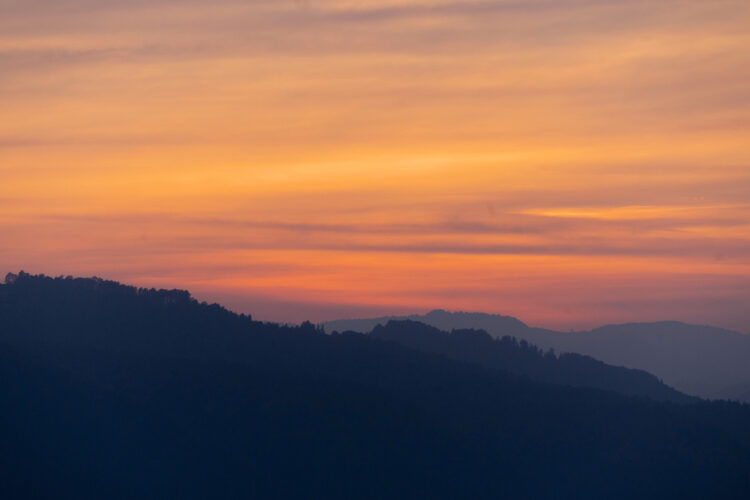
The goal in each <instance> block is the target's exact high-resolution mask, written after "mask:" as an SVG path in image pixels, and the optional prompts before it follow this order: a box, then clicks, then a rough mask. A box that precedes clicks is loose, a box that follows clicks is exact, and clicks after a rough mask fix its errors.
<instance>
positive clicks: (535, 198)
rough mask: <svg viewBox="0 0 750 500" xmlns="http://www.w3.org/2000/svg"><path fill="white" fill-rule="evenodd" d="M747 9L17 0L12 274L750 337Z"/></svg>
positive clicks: (287, 315)
mask: <svg viewBox="0 0 750 500" xmlns="http://www.w3.org/2000/svg"><path fill="white" fill-rule="evenodd" d="M749 82H750V2H747V1H746V0H716V1H710V2H706V1H703V0H668V1H663V2H654V1H650V0H649V1H647V0H633V1H624V0H604V1H599V2H590V1H583V0H562V1H559V2H548V1H541V0H528V1H517V0H487V1H483V0H478V1H457V0H454V1H451V0H446V1H444V2H433V1H429V0H378V1H374V0H360V1H355V0H320V1H316V0H309V1H304V0H297V1H285V0H280V1H266V0H257V1H250V2H242V1H235V0H217V1H215V2H211V3H210V4H209V3H206V2H192V1H177V0H152V1H145V0H144V1H141V0H129V1H126V0H114V1H109V2H102V1H95V0H23V1H13V0H0V116H2V120H0V234H2V238H0V264H2V265H1V266H0V271H2V273H3V274H4V273H5V272H10V271H13V272H17V271H18V270H20V269H23V270H25V271H28V272H32V273H46V274H50V275H60V274H64V275H68V274H71V275H78V276H81V275H99V276H103V277H106V278H109V279H116V280H119V281H123V282H126V283H129V284H135V285H140V286H148V287H151V286H154V287H170V288H171V287H176V288H185V289H189V290H190V291H191V292H192V293H193V295H195V296H196V297H197V298H198V299H199V300H208V301H218V302H221V303H222V304H226V305H227V306H228V307H230V308H232V309H234V310H236V311H241V312H247V313H251V314H252V315H253V316H254V317H257V318H259V319H264V320H274V321H289V322H291V321H295V322H296V321H301V320H304V319H310V320H313V321H323V320H330V319H336V318H341V317H358V316H371V315H380V314H391V313H415V312H424V311H427V310H429V309H434V308H446V309H462V310H471V311H485V312H493V313H502V314H509V315H513V316H517V317H519V318H520V319H522V320H524V321H526V322H527V323H530V324H533V325H538V326H547V327H554V328H564V329H569V328H586V327H592V326H597V325H600V324H604V323H611V322H625V321H629V320H635V319H638V320H641V321H647V320H662V319H674V320H683V321H690V322H694V323H703V324H712V325H717V326H723V327H727V328H732V329H735V330H739V331H742V332H748V331H750V83H749Z"/></svg>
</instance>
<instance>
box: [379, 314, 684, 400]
mask: <svg viewBox="0 0 750 500" xmlns="http://www.w3.org/2000/svg"><path fill="white" fill-rule="evenodd" d="M369 336H370V337H372V338H376V339H380V340H388V341H393V342H396V343H398V344H401V345H404V346H407V347H411V348H413V349H417V350H419V351H423V352H428V353H433V354H438V355H441V356H445V357H447V358H451V359H456V360H459V361H467V362H472V363H477V364H479V365H481V366H484V367H487V368H491V369H499V370H506V371H508V372H511V373H516V374H519V375H525V376H528V377H530V378H532V379H534V380H539V381H542V382H548V383H553V384H563V385H571V386H577V387H594V388H598V389H604V390H612V391H616V392H619V393H622V394H627V395H633V396H644V397H650V398H653V399H657V400H661V401H672V402H678V403H687V402H694V401H695V398H692V397H689V396H686V395H684V394H682V393H680V392H678V391H676V390H674V389H672V388H671V387H668V386H667V385H665V384H663V383H662V382H661V381H659V379H657V378H656V377H654V376H653V375H651V374H650V373H647V372H644V371H642V370H632V369H628V368H622V367H616V366H610V365H607V364H605V363H603V362H601V361H598V360H596V359H593V358H591V357H589V356H583V355H580V354H569V353H566V354H562V355H556V354H555V353H554V352H552V351H547V352H544V351H542V350H541V349H540V348H538V347H537V346H535V345H533V344H529V343H528V342H526V341H525V340H521V341H520V342H518V341H517V340H516V338H515V337H509V336H508V337H503V338H501V339H493V338H492V337H491V336H490V335H489V334H488V333H487V332H485V331H484V330H473V329H471V330H453V331H451V332H450V333H448V332H443V331H441V330H439V329H437V328H435V327H433V326H429V325H425V324H424V323H419V322H416V321H412V320H401V321H396V320H391V321H389V322H388V323H386V325H385V326H383V325H377V326H375V328H373V330H372V332H371V333H370V334H369Z"/></svg>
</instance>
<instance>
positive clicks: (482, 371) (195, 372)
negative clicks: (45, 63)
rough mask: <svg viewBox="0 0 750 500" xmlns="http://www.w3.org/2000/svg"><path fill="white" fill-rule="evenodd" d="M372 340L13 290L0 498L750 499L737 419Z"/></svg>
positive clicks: (171, 301)
mask: <svg viewBox="0 0 750 500" xmlns="http://www.w3.org/2000/svg"><path fill="white" fill-rule="evenodd" d="M381 333H382V334H383V335H384V336H387V335H388V334H389V330H388V328H386V329H385V330H381ZM391 333H393V332H391ZM461 335H472V333H471V332H464V333H460V334H459V336H461ZM376 336H377V335H375V336H372V335H371V336H366V335H360V334H354V333H349V334H336V335H326V334H324V333H323V332H322V331H321V330H319V329H316V328H315V327H314V326H313V325H312V324H309V323H305V324H303V325H301V326H299V327H288V326H279V325H275V324H268V323H260V322H257V321H254V320H253V319H252V318H251V317H249V316H244V315H237V314H233V313H231V312H229V311H227V310H226V309H224V308H222V307H221V306H218V305H209V304H202V303H198V302H197V301H195V300H194V299H193V298H192V297H191V296H190V294H189V293H187V292H185V291H180V290H154V289H138V288H133V287H127V286H123V285H120V284H118V283H115V282H112V281H106V280H102V279H80V278H78V279H74V278H55V279H52V278H48V277H44V276H31V275H28V274H19V275H18V276H15V275H14V276H11V277H10V279H8V280H7V282H6V284H3V285H0V401H2V409H1V410H0V485H2V486H0V488H1V490H0V491H2V497H3V498H13V499H17V498H80V499H83V498H115V499H119V498H123V499H124V498H182V499H190V498H195V499H203V498H326V499H339V498H340V499H350V498H365V499H366V498H372V499H376V498H420V499H421V498H535V499H552V498H577V499H601V498H608V499H632V498H641V499H652V498H653V499H656V498H658V499H663V498H681V499H690V498H722V499H744V498H748V497H749V496H750V476H748V474H747V464H748V463H750V427H749V426H748V425H747V422H748V421H750V407H748V406H744V405H739V404H734V403H725V402H722V403H716V402H714V403H710V402H697V403H688V404H673V403H667V402H659V401H655V400H653V399H647V398H636V397H630V396H624V395H621V394H617V393H616V392H613V391H604V390H598V389H590V388H580V387H566V386H561V385H553V384H546V383H541V382H537V381H534V380H531V378H530V377H528V376H519V375H514V374H512V373H509V372H507V371H504V370H497V369H494V368H493V369H487V368H485V367H483V366H481V365H480V364H478V363H476V362H471V363H469V362H461V361H458V360H456V359H451V358H448V357H447V356H444V355H440V354H437V353H427V352H420V351H418V350H416V349H412V348H407V347H405V346H403V345H400V344H398V343H396V342H394V341H391V340H381V339H377V338H375V337H376ZM481 341H482V342H486V338H485V340H481ZM516 349H517V348H516V347H512V348H510V349H507V350H506V349H503V350H502V353H506V354H508V355H509V356H511V357H513V356H515V354H513V353H515V352H516ZM491 350H492V349H491ZM493 351H494V350H493ZM497 352H498V353H499V352H501V351H497ZM529 353H530V355H531V356H532V357H533V359H537V357H538V356H537V355H538V353H536V354H534V353H533V352H531V351H529V352H528V353H527V354H529ZM498 355H499V354H498ZM493 356H494V354H493ZM511 361H513V360H512V359H511ZM537 361H538V359H537ZM515 362H518V363H520V364H522V365H523V364H524V362H523V361H522V360H516V361H515ZM546 364H547V362H545V361H542V363H541V364H540V365H539V366H540V367H542V369H543V370H546V368H545V366H546ZM554 364H555V362H551V364H550V366H552V365H554ZM560 366H562V365H560Z"/></svg>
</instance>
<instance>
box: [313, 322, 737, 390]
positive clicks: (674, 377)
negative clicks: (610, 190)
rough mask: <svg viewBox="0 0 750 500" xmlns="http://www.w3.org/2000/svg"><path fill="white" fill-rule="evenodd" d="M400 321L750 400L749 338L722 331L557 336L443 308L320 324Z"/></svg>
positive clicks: (357, 327)
mask: <svg viewBox="0 0 750 500" xmlns="http://www.w3.org/2000/svg"><path fill="white" fill-rule="evenodd" d="M400 319H410V320H412V321H419V322H422V323H425V324H428V325H431V326H434V327H436V328H438V329H441V330H447V331H450V330H453V329H472V328H475V329H481V330H485V331H487V332H488V333H489V334H490V335H492V336H493V337H496V338H502V337H504V336H513V337H516V338H517V339H518V340H525V341H527V342H529V343H531V344H534V345H537V346H539V347H540V348H541V349H544V350H548V349H554V350H555V351H556V352H558V353H578V354H583V355H587V356H591V357H593V358H596V359H598V360H600V361H603V362H605V363H607V364H610V365H616V366H624V367H628V368H633V369H638V370H645V371H647V372H649V373H652V374H654V375H655V376H657V377H659V378H660V379H661V380H663V381H664V383H666V384H667V385H669V386H671V387H674V388H675V389H677V390H678V391H680V392H683V393H686V394H690V395H694V396H699V397H703V398H710V399H732V400H739V401H745V402H750V363H748V361H747V360H748V359H750V335H746V334H742V333H738V332H733V331H729V330H724V329H722V328H714V327H710V326H699V325H690V324H686V323H681V322H677V321H663V322H656V323H628V324H623V325H608V326H603V327H601V328H596V329H593V330H590V331H579V332H558V331H554V330H548V329H544V328H534V327H530V326H527V325H526V324H524V323H523V322H521V321H519V320H517V319H515V318H512V317H509V316H501V315H495V314H485V313H467V312H455V313H451V312H448V311H444V310H436V311H432V312H429V313H427V314H424V315H411V316H392V317H382V318H371V319H362V320H356V319H355V320H338V321H331V322H328V323H324V324H323V325H324V326H325V328H326V329H327V330H351V331H356V332H369V331H371V330H372V329H373V328H374V327H375V326H376V325H378V324H380V325H384V324H386V323H387V322H388V321H390V320H400Z"/></svg>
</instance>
